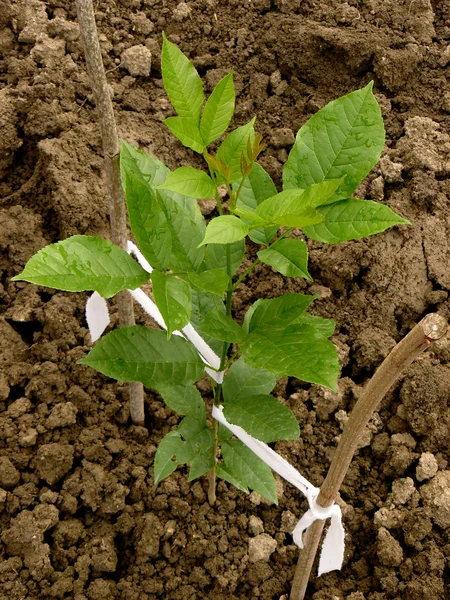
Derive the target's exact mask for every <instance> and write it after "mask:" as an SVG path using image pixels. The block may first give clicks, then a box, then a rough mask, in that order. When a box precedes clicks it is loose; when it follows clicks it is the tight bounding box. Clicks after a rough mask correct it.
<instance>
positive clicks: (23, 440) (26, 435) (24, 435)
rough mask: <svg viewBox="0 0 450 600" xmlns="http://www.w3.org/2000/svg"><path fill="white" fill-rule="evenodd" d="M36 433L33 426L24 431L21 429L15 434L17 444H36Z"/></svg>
mask: <svg viewBox="0 0 450 600" xmlns="http://www.w3.org/2000/svg"><path fill="white" fill-rule="evenodd" d="M38 435H39V434H38V432H37V430H36V429H33V427H30V428H29V429H27V430H26V431H21V432H20V433H19V435H18V436H17V439H18V442H19V446H22V448H31V446H34V445H35V444H36V442H37V439H38Z"/></svg>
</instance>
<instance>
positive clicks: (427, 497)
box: [420, 471, 450, 528]
mask: <svg viewBox="0 0 450 600" xmlns="http://www.w3.org/2000/svg"><path fill="white" fill-rule="evenodd" d="M420 495H421V497H422V502H423V505H424V506H425V508H428V509H429V512H430V516H431V518H432V519H433V521H434V522H435V523H436V524H437V525H439V526H440V527H444V528H446V527H450V471H439V472H438V473H437V474H436V475H435V476H434V477H433V479H432V480H431V481H430V482H429V483H426V484H425V485H423V486H422V487H421V488H420Z"/></svg>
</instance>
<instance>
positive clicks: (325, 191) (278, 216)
mask: <svg viewBox="0 0 450 600" xmlns="http://www.w3.org/2000/svg"><path fill="white" fill-rule="evenodd" d="M340 182H341V180H340V179H333V180H331V181H323V182H321V183H316V184H313V185H311V186H309V187H308V188H306V189H304V190H301V189H291V190H284V191H283V192H280V193H279V194H277V195H276V196H272V197H271V198H267V199H266V200H264V202H262V203H261V204H260V205H259V206H258V207H257V208H256V211H255V212H256V214H257V215H259V216H260V217H261V218H263V219H265V220H266V221H267V222H271V223H277V224H279V225H285V226H287V227H305V226H307V225H314V224H315V223H320V221H323V216H322V215H321V214H320V212H318V211H317V210H316V208H317V207H318V206H320V205H322V204H324V203H325V202H327V201H328V200H329V198H330V197H331V196H332V195H333V193H334V191H335V190H336V189H337V188H338V187H339V184H340Z"/></svg>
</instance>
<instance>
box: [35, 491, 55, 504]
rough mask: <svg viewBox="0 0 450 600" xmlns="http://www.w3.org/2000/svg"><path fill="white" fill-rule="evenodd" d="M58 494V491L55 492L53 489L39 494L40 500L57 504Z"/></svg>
mask: <svg viewBox="0 0 450 600" xmlns="http://www.w3.org/2000/svg"><path fill="white" fill-rule="evenodd" d="M58 496H59V494H58V492H54V491H53V490H45V491H44V492H42V494H41V495H40V496H39V500H40V501H41V502H44V503H45V504H56V502H57V501H58Z"/></svg>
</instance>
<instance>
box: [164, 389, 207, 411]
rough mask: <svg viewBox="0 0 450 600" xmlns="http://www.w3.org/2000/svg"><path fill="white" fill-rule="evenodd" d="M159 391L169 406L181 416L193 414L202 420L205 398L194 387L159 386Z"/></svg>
mask: <svg viewBox="0 0 450 600" xmlns="http://www.w3.org/2000/svg"><path fill="white" fill-rule="evenodd" d="M157 391H158V394H160V396H161V397H162V399H163V400H164V402H165V403H166V404H167V406H168V407H169V408H171V409H172V410H173V411H174V412H176V413H178V414H179V415H187V414H191V415H194V416H196V417H198V418H200V417H201V416H202V415H204V414H205V403H204V402H203V398H202V396H201V394H200V392H199V391H198V389H197V388H195V387H194V386H192V385H174V386H172V385H168V386H163V385H159V386H158V388H157Z"/></svg>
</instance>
